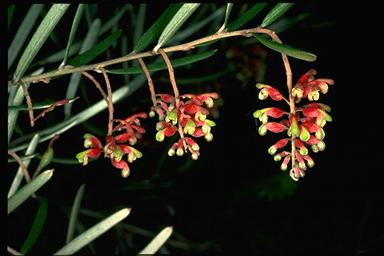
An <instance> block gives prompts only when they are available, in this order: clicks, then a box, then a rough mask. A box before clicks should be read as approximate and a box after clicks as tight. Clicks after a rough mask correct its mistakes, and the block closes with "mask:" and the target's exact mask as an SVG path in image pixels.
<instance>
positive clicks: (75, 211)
mask: <svg viewBox="0 0 384 256" xmlns="http://www.w3.org/2000/svg"><path fill="white" fill-rule="evenodd" d="M84 189H85V184H82V185H81V186H80V188H79V189H78V190H77V193H76V197H75V200H74V202H73V205H72V210H71V215H70V217H69V224H68V231H67V238H66V240H65V241H66V243H69V242H70V241H71V240H72V238H73V235H74V234H75V228H76V223H77V216H78V215H79V209H80V205H81V200H82V199H83V195H84Z"/></svg>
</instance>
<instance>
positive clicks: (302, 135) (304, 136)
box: [300, 125, 311, 141]
mask: <svg viewBox="0 0 384 256" xmlns="http://www.w3.org/2000/svg"><path fill="white" fill-rule="evenodd" d="M310 136H311V135H310V134H309V132H308V130H307V129H306V128H305V127H304V126H303V125H301V131H300V140H301V141H308V140H309V137H310Z"/></svg>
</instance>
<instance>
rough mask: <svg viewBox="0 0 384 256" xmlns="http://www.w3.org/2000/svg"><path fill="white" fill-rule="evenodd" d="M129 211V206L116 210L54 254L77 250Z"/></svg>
mask: <svg viewBox="0 0 384 256" xmlns="http://www.w3.org/2000/svg"><path fill="white" fill-rule="evenodd" d="M130 211H131V209H129V208H124V209H122V210H120V211H117V212H116V213H114V214H112V215H111V216H109V217H107V218H105V219H104V220H102V221H100V222H99V223H97V224H96V225H94V226H93V227H91V228H89V229H88V230H87V231H85V232H84V233H82V234H81V235H79V236H77V237H75V238H74V239H73V240H72V241H71V242H69V243H67V244H66V245H65V246H64V247H62V248H61V249H59V250H58V251H57V252H55V253H54V255H68V254H73V253H75V252H77V251H78V250H80V249H81V248H83V247H84V246H85V245H87V244H89V243H90V242H92V241H93V240H95V239H96V238H97V237H99V236H101V235H102V234H104V233H105V232H106V231H108V230H109V229H111V228H112V227H113V226H114V225H116V224H117V223H119V222H120V221H122V220H123V219H125V218H126V217H127V216H128V215H129V213H130Z"/></svg>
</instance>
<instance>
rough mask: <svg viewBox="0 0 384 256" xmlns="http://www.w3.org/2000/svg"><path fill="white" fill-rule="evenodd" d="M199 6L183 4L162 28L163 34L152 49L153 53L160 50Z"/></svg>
mask: <svg viewBox="0 0 384 256" xmlns="http://www.w3.org/2000/svg"><path fill="white" fill-rule="evenodd" d="M199 6H200V3H199V4H197V3H194V4H183V6H181V8H180V9H179V10H178V11H177V13H176V14H175V16H173V18H172V19H171V21H170V22H169V23H168V24H167V26H166V27H165V28H164V30H163V32H162V33H161V35H160V38H159V40H158V41H157V45H156V46H155V48H154V49H153V50H154V51H155V52H157V50H158V49H159V48H161V47H162V46H163V45H164V44H165V43H166V42H167V41H168V40H169V39H170V38H171V37H172V36H173V35H174V34H175V33H176V32H177V31H178V30H179V29H180V27H181V25H183V24H184V22H185V21H186V20H187V19H188V18H189V17H190V16H191V15H192V13H193V12H194V11H195V10H196V9H197V7H199Z"/></svg>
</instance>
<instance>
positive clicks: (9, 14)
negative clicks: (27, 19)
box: [7, 4, 15, 29]
mask: <svg viewBox="0 0 384 256" xmlns="http://www.w3.org/2000/svg"><path fill="white" fill-rule="evenodd" d="M14 12H15V5H14V4H12V5H10V6H8V8H7V18H8V29H9V27H10V26H11V23H12V19H13V13H14Z"/></svg>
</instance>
